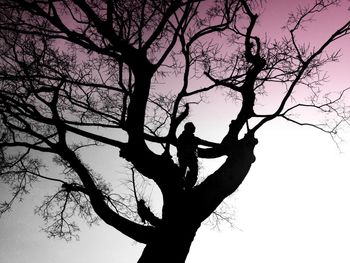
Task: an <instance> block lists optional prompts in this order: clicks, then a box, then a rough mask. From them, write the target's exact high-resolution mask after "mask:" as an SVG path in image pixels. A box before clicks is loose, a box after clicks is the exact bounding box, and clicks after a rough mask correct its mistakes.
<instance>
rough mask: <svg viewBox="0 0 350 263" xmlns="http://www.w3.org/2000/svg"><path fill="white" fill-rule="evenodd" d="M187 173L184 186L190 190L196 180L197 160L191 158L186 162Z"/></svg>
mask: <svg viewBox="0 0 350 263" xmlns="http://www.w3.org/2000/svg"><path fill="white" fill-rule="evenodd" d="M188 168H189V171H188V172H187V174H186V178H185V184H186V188H187V189H191V188H193V187H194V185H195V184H196V182H197V178H198V162H197V158H191V159H190V160H189V162H188Z"/></svg>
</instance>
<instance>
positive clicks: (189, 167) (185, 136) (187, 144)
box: [177, 122, 216, 189]
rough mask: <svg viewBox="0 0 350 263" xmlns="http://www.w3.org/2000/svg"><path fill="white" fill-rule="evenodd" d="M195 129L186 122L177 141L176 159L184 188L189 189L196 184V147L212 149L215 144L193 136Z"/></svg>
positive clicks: (190, 123) (191, 124)
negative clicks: (201, 146)
mask: <svg viewBox="0 0 350 263" xmlns="http://www.w3.org/2000/svg"><path fill="white" fill-rule="evenodd" d="M195 131H196V127H195V126H194V124H193V123H192V122H187V123H186V124H185V126H184V130H183V132H182V133H181V135H180V136H179V138H178V139H177V157H178V161H179V167H180V172H181V174H182V177H183V179H184V183H185V188H186V189H191V188H193V187H194V185H195V184H196V182H197V177H198V154H197V151H198V146H199V145H203V146H209V147H213V146H215V145H216V144H215V143H212V142H208V141H205V140H202V139H200V138H198V137H196V136H195V135H194V132H195Z"/></svg>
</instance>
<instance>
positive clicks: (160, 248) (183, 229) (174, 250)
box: [138, 224, 199, 263]
mask: <svg viewBox="0 0 350 263" xmlns="http://www.w3.org/2000/svg"><path fill="white" fill-rule="evenodd" d="M198 228H199V226H189V225H188V224H186V225H183V224H182V225H179V224H176V225H174V224H169V225H168V226H162V227H161V228H160V229H159V232H158V233H157V234H156V235H155V237H154V239H153V240H152V241H151V242H150V243H149V244H147V245H146V247H145V249H144V250H143V252H142V255H141V257H140V259H139V261H138V263H151V262H152V263H158V262H159V263H165V262H167V263H184V262H185V260H186V257H187V254H188V252H189V250H190V247H191V244H192V241H193V239H194V237H195V235H196V232H197V230H198Z"/></svg>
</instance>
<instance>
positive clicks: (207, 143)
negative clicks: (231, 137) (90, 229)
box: [196, 137, 220, 147]
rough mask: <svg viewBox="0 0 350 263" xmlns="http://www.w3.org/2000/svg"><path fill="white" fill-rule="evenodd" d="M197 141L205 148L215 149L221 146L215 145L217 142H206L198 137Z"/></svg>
mask: <svg viewBox="0 0 350 263" xmlns="http://www.w3.org/2000/svg"><path fill="white" fill-rule="evenodd" d="M196 139H197V144H198V145H203V146H207V147H215V146H219V145H220V144H219V143H215V142H210V141H206V140H202V139H200V138H198V137H196Z"/></svg>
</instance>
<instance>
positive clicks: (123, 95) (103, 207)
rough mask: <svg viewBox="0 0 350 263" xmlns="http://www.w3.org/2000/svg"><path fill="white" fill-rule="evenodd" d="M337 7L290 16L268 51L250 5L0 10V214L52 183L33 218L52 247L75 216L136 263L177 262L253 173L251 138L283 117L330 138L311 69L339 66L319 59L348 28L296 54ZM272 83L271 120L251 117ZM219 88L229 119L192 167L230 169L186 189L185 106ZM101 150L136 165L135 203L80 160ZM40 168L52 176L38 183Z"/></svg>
mask: <svg viewBox="0 0 350 263" xmlns="http://www.w3.org/2000/svg"><path fill="white" fill-rule="evenodd" d="M339 3H340V1H336V0H328V1H320V0H316V1H315V3H314V5H312V6H309V7H308V8H300V9H299V10H298V11H297V12H296V13H294V14H293V15H291V16H290V17H289V19H288V22H287V24H286V32H287V33H288V34H287V35H286V36H285V37H284V38H282V40H271V39H268V38H266V37H265V36H263V37H261V36H259V35H257V33H256V32H255V29H256V23H257V20H258V17H259V16H258V14H257V13H258V12H259V10H260V8H261V6H260V5H262V4H263V3H261V2H259V1H253V0H217V1H204V0H124V1H118V0H74V1H70V0H55V1H53V0H44V1H32V0H1V1H0V46H1V49H0V52H1V56H0V81H1V82H0V83H1V84H0V127H1V142H0V149H1V155H0V158H1V160H2V162H1V167H0V169H1V174H0V175H1V180H2V181H3V182H4V183H7V184H9V186H10V187H11V189H12V191H13V198H12V199H11V200H10V201H7V202H4V203H2V205H1V208H0V209H1V213H3V212H5V211H7V210H8V209H9V208H10V207H11V205H12V203H13V202H14V200H15V199H16V198H21V196H22V195H23V194H24V193H26V192H27V191H28V190H29V188H30V186H31V184H32V183H33V182H34V181H36V180H38V179H43V180H51V181H56V182H57V183H58V184H59V186H60V187H59V189H58V191H57V192H56V193H53V194H52V195H51V196H49V197H47V199H45V200H44V202H43V204H42V206H40V207H39V208H38V209H37V213H39V214H41V215H42V216H43V218H44V220H45V221H46V223H47V227H46V231H47V232H48V234H49V235H50V236H58V237H62V238H66V239H69V238H70V237H71V236H72V235H75V231H76V230H77V229H78V227H77V225H75V223H74V222H73V221H72V216H73V215H74V214H78V215H80V216H81V217H83V218H84V219H86V220H87V222H88V223H90V224H92V223H94V222H95V221H96V220H97V219H98V218H99V219H101V220H102V221H104V222H105V223H106V224H108V225H110V226H112V227H113V228H115V229H116V230H118V231H120V232H121V233H123V234H125V235H127V236H129V237H130V238H132V239H134V240H135V241H137V242H141V243H144V244H146V246H145V249H144V251H143V253H142V255H141V258H140V260H139V262H184V261H185V259H186V256H187V254H188V251H189V248H190V246H191V243H192V241H193V239H194V236H195V234H196V231H197V230H198V228H199V227H200V225H201V223H202V222H203V221H204V220H205V219H206V218H208V217H209V216H210V215H211V214H212V213H213V212H214V211H215V209H216V208H217V207H218V206H219V205H220V204H221V203H222V202H223V201H224V199H225V198H226V197H228V196H229V195H231V194H232V193H233V192H235V190H236V189H237V188H238V187H239V185H240V184H241V183H242V181H243V180H244V178H245V176H246V175H247V173H248V172H249V169H250V167H251V165H252V163H253V162H254V161H255V156H254V154H253V150H254V147H255V146H256V144H257V139H256V138H255V133H256V131H257V130H258V129H259V128H260V127H262V126H263V125H264V124H265V123H267V122H269V121H271V120H273V119H275V118H284V119H286V120H289V121H292V122H295V123H297V124H300V125H310V126H313V127H315V128H318V129H320V130H322V131H324V132H327V133H329V134H330V135H331V136H332V138H334V139H336V138H337V129H338V128H339V127H340V125H342V123H343V122H345V121H347V118H348V112H347V111H346V108H345V106H344V105H343V104H342V97H343V93H341V94H339V95H338V96H335V97H332V95H328V96H326V97H323V96H322V92H321V91H322V89H320V85H322V83H323V81H324V80H325V79H324V76H323V75H322V74H321V68H322V66H323V65H325V64H326V63H328V62H332V61H336V60H337V59H338V54H339V53H338V52H335V53H331V54H327V53H326V48H327V47H328V46H329V45H331V44H332V43H333V42H334V41H336V40H337V39H339V38H341V37H343V36H346V35H347V34H349V30H350V22H349V21H345V22H346V23H345V24H344V25H343V26H341V27H339V29H338V30H337V31H335V32H334V33H333V34H332V35H330V36H329V37H328V39H326V41H325V42H324V43H322V44H321V45H320V46H319V47H310V46H308V45H307V44H303V43H299V41H298V38H297V33H298V32H299V30H300V28H302V27H303V25H304V24H305V23H306V22H308V20H309V19H310V17H312V16H314V15H317V14H318V13H320V12H322V11H324V10H326V9H327V8H328V7H329V6H333V5H337V4H339ZM169 79H170V80H173V79H176V81H175V82H174V81H169ZM162 81H163V82H166V83H169V84H167V85H161V84H160V83H161V82H162ZM270 83H280V84H281V87H283V88H285V93H284V94H283V96H282V97H281V99H280V101H279V102H278V104H277V106H276V107H275V108H272V109H271V112H264V113H259V112H258V110H257V109H256V108H255V105H256V103H259V99H260V95H261V94H268V93H269V91H268V90H267V88H268V87H269V85H270ZM155 84H157V88H154V87H153V85H155ZM297 87H298V89H303V90H304V91H305V90H306V91H308V92H309V94H310V96H309V100H308V101H303V102H300V101H299V100H298V98H293V94H294V91H295V89H296V88H297ZM216 88H221V89H224V90H226V92H227V94H229V96H231V97H232V98H233V99H234V100H235V101H236V102H237V104H236V107H237V108H238V111H237V112H238V114H237V116H236V117H235V118H233V119H234V120H232V122H231V123H228V132H227V134H226V136H225V137H224V138H223V139H222V141H221V142H220V143H218V145H217V146H215V147H213V148H208V149H199V151H198V154H199V157H201V158H217V157H221V156H226V159H225V161H224V162H223V164H222V165H221V167H220V168H218V169H217V170H216V171H215V172H214V173H213V174H210V175H207V176H205V179H204V180H203V181H202V182H201V183H198V184H197V185H196V186H195V187H193V189H190V190H188V189H184V187H183V181H182V178H181V170H180V168H179V166H178V165H177V163H176V162H174V161H173V159H172V155H173V156H175V155H176V154H174V152H175V147H174V146H176V142H177V139H176V134H177V133H178V127H179V126H180V125H182V123H183V121H184V120H185V119H186V118H187V116H188V114H189V110H190V107H191V103H200V102H202V99H201V98H202V95H203V94H206V92H209V91H213V90H215V89H216ZM220 92H221V91H220ZM304 107H305V108H313V109H316V110H318V111H320V112H322V113H324V114H325V115H327V118H326V120H329V121H328V122H323V123H316V124H314V123H311V122H305V123H304V122H303V121H302V120H299V119H296V116H294V115H292V113H294V112H296V111H298V110H299V109H303V108H304ZM329 116H331V117H330V118H329ZM101 145H107V146H112V147H115V149H116V154H115V158H116V159H118V158H122V159H124V160H126V161H127V162H128V163H130V164H131V165H132V169H131V171H132V174H131V177H130V178H132V179H130V180H131V182H132V183H133V186H134V187H133V189H134V190H133V192H135V199H136V200H135V199H134V200H128V199H127V197H123V196H122V195H121V194H119V193H118V194H116V193H115V192H114V191H113V189H112V187H111V186H110V184H108V183H107V182H106V181H105V179H104V177H103V175H97V174H96V173H95V172H94V171H93V169H92V168H90V166H88V165H87V164H86V163H85V162H84V155H83V154H81V153H80V151H81V149H82V147H94V146H101ZM117 150H119V155H120V157H118V154H117ZM42 152H43V153H46V155H45V157H43V155H40V154H39V153H42ZM47 156H53V157H54V158H53V160H54V163H56V164H57V165H58V167H61V168H62V174H63V176H62V177H60V178H59V177H57V178H56V177H53V176H50V175H48V174H46V173H45V161H47V160H48V159H47ZM136 173H138V174H141V175H142V176H143V177H145V178H148V179H151V180H152V182H154V183H155V184H156V185H157V186H158V187H159V189H160V192H161V193H162V199H163V200H162V201H163V207H162V211H161V216H156V215H155V214H154V213H153V212H152V209H151V208H150V207H149V205H148V204H147V203H146V202H145V201H144V200H143V199H142V197H140V196H137V195H136V191H137V189H136V187H135V178H134V177H135V174H136ZM132 202H134V205H132ZM136 203H137V206H136V205H135V204H136ZM137 211H138V212H139V214H140V217H141V218H142V221H143V222H145V223H147V224H142V223H141V221H140V218H138V217H137V216H136V215H137V214H136V213H137Z"/></svg>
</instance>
